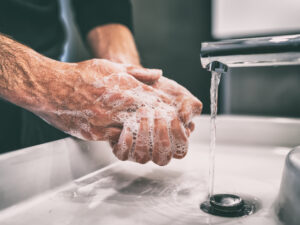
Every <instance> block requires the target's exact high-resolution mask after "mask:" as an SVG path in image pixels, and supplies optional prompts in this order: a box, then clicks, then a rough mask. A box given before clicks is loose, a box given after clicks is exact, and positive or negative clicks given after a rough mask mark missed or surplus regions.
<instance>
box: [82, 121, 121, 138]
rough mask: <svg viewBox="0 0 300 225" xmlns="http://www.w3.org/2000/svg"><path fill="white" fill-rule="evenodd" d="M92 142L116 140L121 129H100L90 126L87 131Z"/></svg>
mask: <svg viewBox="0 0 300 225" xmlns="http://www.w3.org/2000/svg"><path fill="white" fill-rule="evenodd" d="M88 131H89V133H90V134H91V135H92V137H93V140H94V141H108V140H116V139H117V140H118V139H119V137H120V135H121V132H122V129H121V128H119V127H100V126H94V125H90V129H89V130H88Z"/></svg>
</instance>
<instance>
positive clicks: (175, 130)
mask: <svg viewBox="0 0 300 225" xmlns="http://www.w3.org/2000/svg"><path fill="white" fill-rule="evenodd" d="M170 130H171V132H170V133H171V136H172V138H171V139H172V151H173V157H174V158H177V159H181V158H183V157H184V156H185V155H186V153H187V150H188V138H187V135H186V133H185V129H184V127H183V125H182V123H181V121H180V120H179V119H178V118H177V117H175V118H174V119H173V120H172V121H171V128H170Z"/></svg>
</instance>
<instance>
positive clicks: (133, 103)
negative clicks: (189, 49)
mask: <svg viewBox="0 0 300 225" xmlns="http://www.w3.org/2000/svg"><path fill="white" fill-rule="evenodd" d="M70 65H71V66H67V64H66V65H65V66H64V68H63V69H59V70H58V72H57V74H56V77H57V80H53V83H50V85H49V87H48V88H47V91H48V92H47V93H45V96H44V105H43V107H39V108H32V109H31V111H33V112H34V113H36V114H37V115H39V116H40V117H42V118H43V119H44V120H46V121H47V122H49V123H50V124H52V125H53V126H55V127H57V128H59V129H60V130H63V131H64V132H66V133H69V134H71V135H73V136H76V137H78V138H81V139H85V140H95V141H96V140H108V141H109V142H110V144H111V146H112V147H113V152H114V154H115V155H116V156H117V157H118V158H119V159H120V160H132V161H136V162H139V163H146V162H148V161H150V160H152V161H153V162H154V163H156V164H158V165H166V164H167V163H168V162H169V161H170V160H171V158H172V156H173V155H174V153H175V152H176V151H177V150H178V149H179V150H180V151H182V150H186V149H187V143H188V139H187V134H186V131H185V128H184V126H183V124H182V123H181V121H180V119H179V117H178V115H177V110H176V109H175V108H174V107H172V106H171V105H169V104H167V103H166V102H168V101H169V100H167V99H165V98H161V92H160V91H158V90H156V89H154V88H152V87H151V86H148V85H146V84H144V83H142V82H140V81H143V82H146V83H153V82H155V81H156V80H158V79H159V78H160V76H161V71H160V70H152V69H143V68H134V67H130V66H126V65H124V64H118V63H113V62H110V61H108V60H102V59H93V60H88V61H84V62H80V63H77V64H70ZM178 140H179V141H178Z"/></svg>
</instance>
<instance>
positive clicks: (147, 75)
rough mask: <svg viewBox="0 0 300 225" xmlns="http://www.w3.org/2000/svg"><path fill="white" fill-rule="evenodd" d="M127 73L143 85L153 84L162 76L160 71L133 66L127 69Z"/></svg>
mask: <svg viewBox="0 0 300 225" xmlns="http://www.w3.org/2000/svg"><path fill="white" fill-rule="evenodd" d="M127 73H129V74H130V75H132V76H134V77H135V78H136V79H137V80H139V81H141V82H144V83H154V82H155V81H157V80H158V79H159V78H160V77H161V76H162V70H159V69H146V68H142V67H134V66H129V67H127Z"/></svg>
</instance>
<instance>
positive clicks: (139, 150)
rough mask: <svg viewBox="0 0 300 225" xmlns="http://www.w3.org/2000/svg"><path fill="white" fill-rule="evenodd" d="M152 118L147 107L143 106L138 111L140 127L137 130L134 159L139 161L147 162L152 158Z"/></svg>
mask: <svg viewBox="0 0 300 225" xmlns="http://www.w3.org/2000/svg"><path fill="white" fill-rule="evenodd" d="M150 119H151V117H150V115H149V113H148V111H147V109H145V108H141V109H140V110H139V111H138V113H137V120H138V123H139V128H138V132H137V138H136V143H135V149H133V155H132V157H133V160H134V161H136V162H138V163H142V164H144V163H146V162H148V161H149V160H150V159H151V156H150V146H151V144H150V141H151V139H150V136H151V135H152V133H151V132H149V131H150V124H149V120H150Z"/></svg>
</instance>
